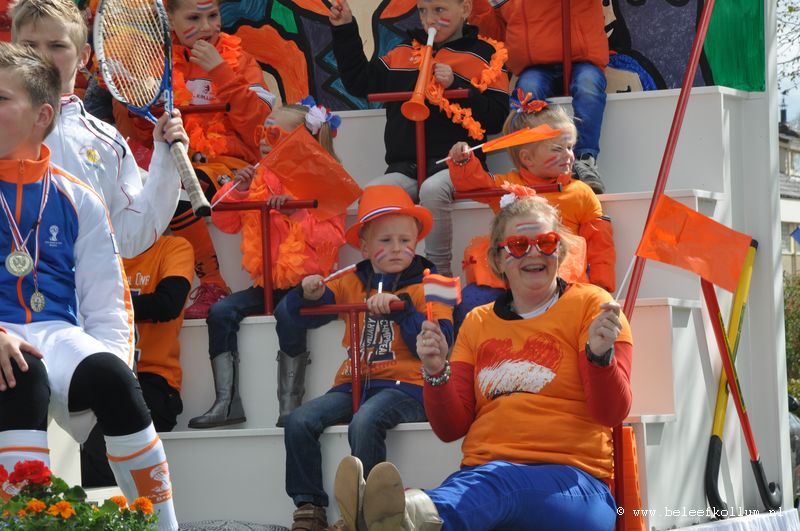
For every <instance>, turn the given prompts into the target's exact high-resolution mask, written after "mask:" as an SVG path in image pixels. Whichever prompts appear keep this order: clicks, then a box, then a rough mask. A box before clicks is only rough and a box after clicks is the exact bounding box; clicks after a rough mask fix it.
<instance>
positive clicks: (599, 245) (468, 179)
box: [449, 157, 617, 292]
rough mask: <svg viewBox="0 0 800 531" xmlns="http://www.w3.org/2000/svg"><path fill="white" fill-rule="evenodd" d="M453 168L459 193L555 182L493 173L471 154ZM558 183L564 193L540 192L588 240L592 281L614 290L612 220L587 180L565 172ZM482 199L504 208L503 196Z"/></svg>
mask: <svg viewBox="0 0 800 531" xmlns="http://www.w3.org/2000/svg"><path fill="white" fill-rule="evenodd" d="M449 168H450V178H451V179H452V181H453V186H454V187H455V189H456V190H457V191H459V192H467V191H470V190H479V189H482V188H496V187H498V186H500V185H501V184H503V183H506V182H507V183H512V184H521V185H524V186H536V185H543V184H552V183H553V180H552V179H542V178H540V177H536V176H535V175H533V174H532V173H530V172H529V171H527V170H525V169H523V170H519V171H512V172H509V173H506V174H496V175H490V174H489V173H488V172H487V171H486V170H484V169H483V166H481V164H480V162H478V161H477V160H476V158H475V157H471V158H470V159H469V162H467V164H465V165H463V166H458V165H456V164H453V163H452V161H450V162H449ZM558 182H560V183H561V184H562V191H561V192H545V193H542V194H540V195H541V196H542V197H544V198H545V199H547V200H548V201H550V203H552V204H553V205H555V206H556V207H558V209H559V211H560V212H561V221H562V223H564V225H566V226H567V228H568V229H570V230H571V231H572V232H574V233H575V234H577V235H578V236H581V237H582V238H583V239H584V240H586V265H587V275H588V277H589V281H590V282H591V283H592V284H595V285H597V286H600V287H601V288H605V289H606V290H608V291H610V292H613V291H614V290H615V289H616V284H617V281H616V273H615V272H614V267H615V264H616V261H617V254H616V250H615V249H614V233H613V230H612V227H611V220H610V218H608V217H607V216H605V215H603V207H602V206H601V205H600V201H599V200H598V199H597V196H596V195H595V193H594V192H593V191H592V189H591V188H589V187H588V186H587V185H586V184H585V183H583V182H581V181H578V180H575V179H572V178H571V176H570V175H562V176H561V177H559V178H558ZM478 201H481V202H485V203H488V204H489V206H491V207H492V209H493V210H494V211H495V212H497V211H499V210H500V199H499V198H497V197H494V198H488V199H478Z"/></svg>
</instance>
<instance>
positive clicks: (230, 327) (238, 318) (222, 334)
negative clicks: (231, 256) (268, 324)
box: [206, 287, 308, 358]
mask: <svg viewBox="0 0 800 531" xmlns="http://www.w3.org/2000/svg"><path fill="white" fill-rule="evenodd" d="M287 292H288V290H277V289H276V290H273V292H272V295H273V300H274V301H280V302H278V303H277V306H275V309H274V311H273V312H274V316H275V321H276V325H275V331H276V332H277V334H278V345H279V347H280V349H281V350H282V351H283V352H285V353H286V354H288V355H289V356H292V357H293V356H296V355H298V354H301V353H303V352H306V351H307V350H308V348H307V346H306V330H305V329H304V328H298V327H296V326H289V325H288V323H289V319H288V315H287V310H286V304H285V303H284V301H283V296H284V295H286V293H287ZM263 312H264V289H263V288H261V287H251V288H247V289H244V290H242V291H237V292H236V293H231V294H230V295H228V296H227V297H225V298H224V299H222V300H220V301H219V302H217V303H215V304H214V305H213V306H212V307H211V311H209V312H208V318H207V319H206V323H207V324H208V354H209V356H210V357H211V358H214V357H216V356H219V355H220V354H222V353H223V352H238V351H239V343H238V341H237V340H236V334H237V333H238V332H239V323H241V322H242V319H244V318H245V317H247V316H248V315H255V314H258V313H263Z"/></svg>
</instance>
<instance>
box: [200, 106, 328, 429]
mask: <svg viewBox="0 0 800 531" xmlns="http://www.w3.org/2000/svg"><path fill="white" fill-rule="evenodd" d="M338 123H339V118H338V116H334V115H332V114H330V113H328V112H327V111H325V110H324V108H321V107H317V106H316V105H309V106H305V105H301V104H296V105H288V106H284V107H279V108H278V109H276V110H275V112H273V114H272V116H270V118H269V119H268V120H267V124H268V125H267V128H266V131H265V134H266V137H267V140H270V141H275V139H278V141H279V139H280V137H281V136H282V135H283V134H285V133H286V132H289V131H292V130H294V129H295V128H297V127H300V126H301V125H305V127H306V128H307V129H308V130H309V131H310V132H311V133H312V134H313V136H314V137H315V138H316V139H317V140H318V141H319V143H320V144H321V145H322V146H323V147H324V148H326V149H327V151H328V152H329V153H330V154H331V155H333V156H334V157H335V156H336V155H335V153H334V152H333V143H332V141H331V138H332V136H333V133H334V132H335V127H334V126H338ZM271 149H272V147H271V146H270V145H269V144H268V143H266V142H262V151H263V153H264V154H265V155H266V154H267V153H269V151H270V150H271ZM262 162H263V161H262ZM232 186H235V187H236V189H235V190H234V191H233V192H231V193H230V194H228V195H227V196H225V199H224V201H225V202H236V201H267V202H268V203H269V204H270V205H271V206H273V207H275V208H280V206H281V205H282V204H283V203H284V202H285V201H286V200H287V199H291V198H292V197H291V196H290V195H288V192H287V191H286V190H285V188H284V185H283V183H282V182H281V179H280V177H279V176H278V175H276V174H274V173H273V172H271V171H270V170H269V168H267V167H266V166H265V165H264V164H263V163H262V164H260V165H259V166H258V168H254V167H253V166H247V167H245V168H242V169H241V170H240V171H239V172H238V173H237V178H236V180H235V181H233V182H230V183H228V184H226V185H225V186H223V187H222V189H221V190H220V191H219V192H218V193H217V196H216V197H221V196H222V195H223V194H225V193H226V192H227V191H228V190H229V189H230V188H231V187H232ZM211 219H212V221H213V222H214V224H215V225H217V227H218V228H219V229H220V230H222V231H223V232H227V233H231V234H234V233H236V232H239V231H242V267H244V268H245V269H246V270H247V271H248V272H249V273H250V276H251V277H252V279H253V286H252V287H250V288H247V289H245V290H243V291H239V292H236V293H233V294H231V295H229V296H228V297H225V299H223V300H221V301H219V302H217V303H216V304H214V305H213V306H212V307H211V311H210V312H209V315H208V320H207V322H208V350H209V355H210V356H211V365H212V367H213V369H214V385H215V389H216V392H217V396H216V400H215V401H214V404H213V405H212V406H211V409H209V410H208V411H207V412H206V413H205V414H203V415H201V416H199V417H195V418H193V419H191V420H190V421H189V427H190V428H213V427H216V426H223V425H228V424H237V423H240V422H244V421H245V420H246V419H245V415H244V408H243V406H242V401H241V399H240V397H239V385H238V357H239V356H238V345H237V340H236V333H237V332H238V330H239V323H240V322H241V321H242V319H244V318H245V317H246V316H248V315H253V314H256V313H260V312H262V311H263V308H264V289H263V285H264V284H263V272H262V256H263V255H262V250H261V224H260V217H259V214H258V213H255V212H216V211H215V212H213V213H212V215H211ZM270 226H271V227H270V230H271V232H270V236H271V245H272V249H270V258H271V260H272V287H273V290H274V291H273V295H274V300H275V301H276V302H278V301H280V300H281V298H282V297H283V296H284V295H285V294H286V292H287V291H288V290H289V289H290V288H292V287H294V286H296V285H297V284H299V283H300V281H301V280H302V279H303V277H305V276H307V275H311V274H323V275H327V274H328V273H329V272H330V269H331V267H332V266H333V264H334V263H335V262H336V260H337V257H338V253H339V247H341V246H342V245H343V244H344V212H342V214H341V215H338V216H334V217H332V218H329V219H327V220H324V221H320V220H318V219H317V218H316V217H314V216H313V215H311V214H310V213H309V212H308V211H307V210H291V211H289V210H272V211H271V214H270ZM282 312H283V306H282V305H281V304H279V305H278V307H277V308H275V318H276V320H277V326H276V330H277V333H278V341H279V345H280V351H279V352H278V399H279V403H280V409H281V411H280V414H281V418H280V419H279V421H278V424H279V425H282V419H283V417H285V416H286V415H288V413H289V412H290V410H291V409H294V408H295V407H297V406H299V405H300V401H301V399H302V397H303V393H304V382H305V366H306V365H307V363H308V356H309V353H308V350H307V347H306V333H305V330H299V329H298V328H297V327H290V326H288V325H287V323H286V320H284V319H281V315H282Z"/></svg>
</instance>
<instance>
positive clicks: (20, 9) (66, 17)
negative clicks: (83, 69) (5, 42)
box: [8, 0, 89, 53]
mask: <svg viewBox="0 0 800 531" xmlns="http://www.w3.org/2000/svg"><path fill="white" fill-rule="evenodd" d="M8 12H9V14H10V15H11V35H12V38H13V39H14V41H16V40H17V38H18V35H19V31H20V29H21V28H22V27H23V26H26V25H28V24H36V23H38V22H39V21H41V20H46V19H52V20H56V21H58V22H60V23H61V24H63V25H64V27H66V28H67V33H68V34H69V38H70V40H72V44H74V45H75V50H77V52H78V53H81V51H82V50H83V48H84V46H86V43H87V38H88V35H89V28H87V27H86V21H85V20H84V19H83V15H81V12H80V11H79V10H78V6H76V5H75V2H73V1H72V0H15V1H14V2H13V3H12V4H11V6H10V7H9V11H8Z"/></svg>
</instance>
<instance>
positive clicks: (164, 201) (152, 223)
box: [45, 95, 181, 258]
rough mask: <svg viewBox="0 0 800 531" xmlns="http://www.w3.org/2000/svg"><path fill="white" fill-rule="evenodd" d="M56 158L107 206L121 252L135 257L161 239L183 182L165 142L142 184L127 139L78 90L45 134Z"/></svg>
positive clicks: (160, 144)
mask: <svg viewBox="0 0 800 531" xmlns="http://www.w3.org/2000/svg"><path fill="white" fill-rule="evenodd" d="M45 144H47V146H48V147H49V148H50V152H51V161H52V163H53V164H55V165H57V166H59V167H61V168H64V169H65V170H66V171H67V172H69V173H70V174H72V175H73V176H75V177H77V178H78V179H80V180H81V181H83V182H84V183H86V184H88V185H89V186H91V187H92V188H94V190H95V191H96V192H97V193H98V194H99V195H100V197H101V198H102V199H103V201H104V202H105V204H106V207H107V208H108V212H109V214H110V216H111V223H112V225H113V227H114V232H115V234H116V238H117V243H118V244H119V247H120V249H119V250H120V254H121V255H122V256H123V257H125V258H132V257H134V256H136V255H138V254H140V253H142V252H144V251H145V250H147V249H148V248H149V247H150V246H151V245H153V243H155V241H156V240H157V239H158V237H159V236H161V234H163V232H164V230H166V228H167V225H168V224H169V222H170V220H171V219H172V216H173V214H174V213H175V208H176V207H177V206H178V196H179V194H180V189H181V184H180V178H179V177H178V171H177V169H176V168H175V164H174V163H173V162H172V158H171V156H170V153H169V147H168V146H167V144H166V143H165V142H156V143H155V151H154V152H153V158H152V160H151V162H150V169H149V173H150V175H149V177H148V178H147V182H146V183H144V185H143V184H142V178H141V176H140V174H139V170H138V168H137V166H136V160H135V159H134V158H133V154H132V153H131V150H130V147H128V143H127V142H126V141H125V139H123V138H122V136H121V135H120V134H119V131H117V130H116V128H114V127H113V126H111V125H109V124H107V123H105V122H103V121H102V120H100V119H98V118H95V117H94V116H92V115H91V114H89V113H88V112H86V109H84V107H83V102H82V101H81V100H80V98H78V97H77V96H75V95H69V96H64V97H62V98H61V114H60V115H59V117H58V122H57V123H56V126H55V128H54V129H53V132H51V133H50V134H49V135H48V136H47V138H45Z"/></svg>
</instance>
